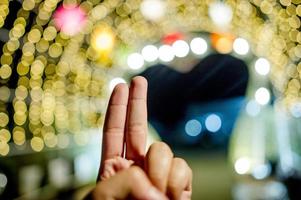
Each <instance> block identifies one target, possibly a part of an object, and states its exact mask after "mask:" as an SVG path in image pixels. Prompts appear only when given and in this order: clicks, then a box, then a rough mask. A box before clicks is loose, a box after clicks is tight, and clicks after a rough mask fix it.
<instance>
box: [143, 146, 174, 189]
mask: <svg viewBox="0 0 301 200" xmlns="http://www.w3.org/2000/svg"><path fill="white" fill-rule="evenodd" d="M172 159H173V153H172V151H171V149H170V148H169V147H168V146H167V145H166V144H165V143H163V142H156V143H154V144H152V145H151V146H150V148H149V150H148V152H147V154H146V157H145V171H146V173H147V175H148V177H149V179H150V180H151V182H152V183H153V185H155V186H156V187H157V188H158V189H159V190H160V191H161V192H163V193H165V192H166V188H167V183H168V174H169V171H170V169H171V164H172Z"/></svg>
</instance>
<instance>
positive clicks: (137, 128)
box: [127, 122, 144, 134]
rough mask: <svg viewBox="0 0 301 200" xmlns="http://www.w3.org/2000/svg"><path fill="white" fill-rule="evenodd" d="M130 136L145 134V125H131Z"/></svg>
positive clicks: (139, 123) (137, 123)
mask: <svg viewBox="0 0 301 200" xmlns="http://www.w3.org/2000/svg"><path fill="white" fill-rule="evenodd" d="M127 132H128V133H129V134H143V133H144V124H143V123H141V122H136V123H131V124H129V126H128V128H127Z"/></svg>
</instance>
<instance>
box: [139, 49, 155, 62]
mask: <svg viewBox="0 0 301 200" xmlns="http://www.w3.org/2000/svg"><path fill="white" fill-rule="evenodd" d="M141 54H142V57H143V58H144V60H145V61H146V62H154V61H155V60H157V59H158V57H159V50H158V48H157V47H156V46H154V45H146V46H145V47H143V49H142V51H141Z"/></svg>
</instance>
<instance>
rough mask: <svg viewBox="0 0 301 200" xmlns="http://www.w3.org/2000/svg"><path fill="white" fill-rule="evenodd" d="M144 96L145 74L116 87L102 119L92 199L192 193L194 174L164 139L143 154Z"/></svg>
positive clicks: (173, 196)
mask: <svg viewBox="0 0 301 200" xmlns="http://www.w3.org/2000/svg"><path fill="white" fill-rule="evenodd" d="M146 96H147V81H146V80H145V79H144V78H143V77H135V78H134V79H133V80H132V83H131V87H130V90H129V89H128V86H127V85H126V84H118V85H117V86H116V87H115V89H114V91H113V93H112V95H111V99H110V101H109V106H108V109H107V114H106V119H105V124H104V135H103V144H102V147H103V149H102V162H101V166H100V171H99V180H101V181H100V182H99V183H98V184H97V186H96V187H95V189H94V191H93V193H92V194H93V197H94V199H126V198H127V197H129V196H130V197H132V198H134V199H167V198H166V196H165V195H163V194H167V195H168V196H169V197H170V198H171V199H181V200H184V199H185V200H186V199H190V198H191V178H192V173H191V170H190V168H189V167H188V165H187V163H186V162H185V161H184V160H183V159H180V158H173V153H172V151H171V150H170V148H169V147H168V146H167V145H166V144H165V143H163V142H158V143H154V144H153V145H152V146H151V147H150V149H149V151H148V152H147V155H145V144H146V134H147V107H146ZM125 149H126V152H124V150H125ZM124 155H125V157H124ZM133 165H137V166H139V167H137V166H133ZM142 169H144V171H143V170H142Z"/></svg>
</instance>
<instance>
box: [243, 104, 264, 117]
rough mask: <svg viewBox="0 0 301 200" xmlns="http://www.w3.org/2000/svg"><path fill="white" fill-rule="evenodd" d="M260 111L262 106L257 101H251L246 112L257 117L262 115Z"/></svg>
mask: <svg viewBox="0 0 301 200" xmlns="http://www.w3.org/2000/svg"><path fill="white" fill-rule="evenodd" d="M260 110H261V108H260V105H259V104H258V103H257V102H256V101H254V100H251V101H249V102H248V103H247V106H246V112H247V113H248V115H250V116H253V117H255V116H257V115H258V114H259V113H260Z"/></svg>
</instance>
